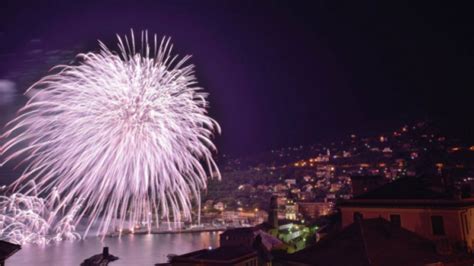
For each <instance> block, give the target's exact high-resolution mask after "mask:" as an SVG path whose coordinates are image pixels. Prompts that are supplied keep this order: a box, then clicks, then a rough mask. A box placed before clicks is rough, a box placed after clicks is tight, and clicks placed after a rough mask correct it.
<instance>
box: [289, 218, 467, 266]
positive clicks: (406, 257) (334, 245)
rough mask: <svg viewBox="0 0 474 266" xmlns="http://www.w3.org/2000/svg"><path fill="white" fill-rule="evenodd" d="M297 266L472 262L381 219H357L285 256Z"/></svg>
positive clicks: (388, 265) (462, 254)
mask: <svg viewBox="0 0 474 266" xmlns="http://www.w3.org/2000/svg"><path fill="white" fill-rule="evenodd" d="M284 260H286V261H287V262H294V263H299V264H301V265H316V266H318V265H324V266H336V265H354V266H366V265H367V266H369V265H387V266H391V265H393V266H395V265H407V266H409V265H425V264H429V263H435V262H448V261H469V262H471V261H474V257H472V255H469V254H467V253H455V254H452V255H448V256H443V255H439V254H437V253H436V250H435V246H434V244H433V243H432V242H431V241H429V240H427V239H424V238H422V237H420V236H418V235H417V234H415V233H412V232H410V231H408V230H406V229H403V228H400V227H396V226H393V225H392V224H390V222H388V221H386V220H384V219H382V218H376V219H365V220H359V221H357V222H355V223H353V224H352V225H350V226H347V227H346V228H344V229H343V230H342V231H340V232H338V233H335V234H333V235H330V236H328V237H326V238H324V239H323V240H321V241H320V242H318V243H317V244H315V245H314V246H311V247H309V248H306V249H304V250H301V251H299V252H296V253H294V254H291V255H289V256H287V257H286V258H285V259H284Z"/></svg>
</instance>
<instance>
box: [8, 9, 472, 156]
mask: <svg viewBox="0 0 474 266" xmlns="http://www.w3.org/2000/svg"><path fill="white" fill-rule="evenodd" d="M96 2H99V1H88V2H87V3H84V1H71V3H66V1H61V2H59V1H58V2H57V3H52V2H51V3H48V1H34V2H32V3H26V2H24V1H6V2H5V1H2V4H1V5H2V6H1V8H0V10H1V11H0V25H1V28H0V79H4V80H9V81H13V82H15V84H16V89H17V90H18V92H22V91H24V89H26V87H27V86H29V85H31V82H33V81H35V80H36V79H38V78H39V77H41V76H42V75H44V74H45V73H47V71H48V69H49V68H50V67H51V66H53V65H55V64H57V63H67V62H68V61H70V60H71V59H73V57H74V54H75V53H78V52H85V51H87V50H90V49H97V47H98V46H97V42H96V40H97V39H100V40H103V41H104V42H105V43H107V44H108V45H111V46H112V45H113V44H115V33H120V34H126V33H128V31H129V29H130V28H134V29H135V30H141V29H148V30H149V31H150V32H152V33H157V34H158V35H160V36H161V35H168V36H171V37H172V39H173V41H174V43H175V46H176V47H177V51H178V52H179V53H180V54H192V55H193V58H192V60H191V61H192V62H193V63H194V64H195V65H196V67H197V74H198V80H199V81H200V85H201V86H203V87H205V88H206V90H207V91H209V92H210V93H211V98H210V101H211V114H212V116H213V117H215V118H216V119H217V120H218V121H219V122H220V123H221V125H222V128H223V133H222V136H220V137H219V138H218V139H217V142H218V147H219V149H220V151H221V152H224V153H231V154H247V153H253V152H258V151H262V150H267V149H269V148H272V147H281V146H287V145H295V144H297V145H299V144H306V143H315V142H317V141H319V140H321V139H327V138H332V137H334V136H341V135H348V134H350V133H352V132H362V133H368V132H370V131H371V130H375V129H380V128H382V129H390V128H392V127H395V126H399V125H401V124H404V123H406V122H411V121H414V120H418V119H434V120H436V121H439V122H440V124H441V125H442V126H444V127H446V128H447V129H450V132H449V133H452V134H453V135H457V136H461V137H466V136H468V137H472V136H474V134H473V133H474V132H473V131H474V130H473V128H474V126H473V125H472V123H471V121H470V120H471V117H472V114H473V111H472V107H471V105H472V104H471V102H472V98H471V97H469V96H470V94H471V93H470V91H471V90H472V89H473V88H474V86H473V85H474V75H473V70H474V69H473V64H474V61H473V49H474V46H473V44H474V42H473V39H474V32H473V31H474V25H473V24H474V23H473V21H474V19H473V18H472V16H471V14H470V13H469V12H470V11H469V10H472V9H471V8H470V7H467V6H441V5H437V4H433V3H430V2H428V3H430V4H429V5H425V4H421V3H419V4H417V6H414V4H415V3H411V4H400V3H398V4H396V5H386V4H384V3H382V2H385V1H381V2H379V3H370V4H368V3H366V4H360V3H359V1H348V4H335V3H334V1H327V2H318V3H316V4H314V3H313V4H312V5H309V4H304V5H303V4H302V2H304V1H278V3H276V2H277V1H140V2H141V3H140V4H138V3H135V1H126V2H123V3H120V2H119V1H114V2H104V1H100V2H101V3H100V4H98V3H96ZM254 2H255V3H256V2H258V4H255V3H254ZM294 2H299V3H294ZM308 2H312V1H308ZM411 2H412V1H411ZM408 3H410V2H408ZM382 4H383V5H382ZM4 5H5V6H4ZM0 85H1V84H0ZM0 89H1V88H0ZM0 93H1V92H0ZM0 97H10V96H6V94H3V95H2V94H0ZM4 99H6V98H4ZM0 102H2V101H0ZM21 104H22V97H20V96H17V97H15V98H14V100H12V101H9V103H7V104H3V105H1V106H0V123H4V122H5V121H6V120H7V119H10V118H11V116H12V113H13V112H14V111H15V110H16V109H17V108H18V106H20V105H21Z"/></svg>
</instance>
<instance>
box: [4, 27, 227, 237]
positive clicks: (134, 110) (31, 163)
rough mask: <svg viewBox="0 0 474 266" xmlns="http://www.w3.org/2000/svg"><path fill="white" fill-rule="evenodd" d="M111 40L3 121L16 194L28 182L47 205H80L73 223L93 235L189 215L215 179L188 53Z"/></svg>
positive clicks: (210, 123) (208, 130) (213, 125)
mask: <svg viewBox="0 0 474 266" xmlns="http://www.w3.org/2000/svg"><path fill="white" fill-rule="evenodd" d="M130 37H131V38H129V37H128V36H124V38H122V37H120V36H119V35H117V38H118V48H119V49H118V51H117V52H114V51H113V50H111V49H109V48H108V47H107V46H106V45H104V44H103V43H102V42H100V41H99V45H100V51H99V52H97V53H94V52H89V53H86V54H79V55H78V59H79V62H78V63H77V64H74V65H68V66H57V67H55V68H54V69H56V71H57V72H56V73H55V74H51V75H48V76H46V77H44V78H42V79H41V80H39V81H38V82H37V83H35V84H34V85H33V86H32V87H31V88H30V89H29V90H28V92H27V93H31V92H34V93H31V94H33V96H32V98H31V99H30V100H29V102H28V103H27V104H26V105H25V106H24V107H23V108H22V109H21V110H20V111H19V114H18V116H17V118H15V119H14V120H13V121H12V122H10V123H9V124H8V125H7V130H6V133H5V134H4V135H3V138H4V139H7V140H8V141H6V142H5V144H4V145H3V146H2V147H1V151H0V152H1V153H2V154H3V155H4V158H5V159H4V161H3V162H4V163H5V162H8V161H11V160H13V159H15V158H19V157H21V158H22V161H23V162H25V163H26V166H27V167H26V170H25V171H24V173H23V175H22V176H21V177H20V178H19V179H18V180H17V181H16V182H15V183H14V187H15V189H16V190H17V191H18V190H19V191H21V192H23V193H25V194H27V195H28V194H29V193H30V192H31V189H27V188H25V187H24V186H23V184H25V183H26V182H29V181H34V182H35V183H36V187H35V189H36V190H37V191H38V193H39V194H40V195H51V193H53V188H54V191H56V192H55V193H58V194H59V195H60V196H61V201H60V203H59V204H58V205H57V207H56V209H55V211H54V212H55V213H56V214H58V215H59V212H60V210H61V209H62V208H69V206H74V202H75V201H77V200H78V199H81V200H83V208H82V210H81V211H80V212H78V213H77V214H76V217H75V218H74V220H75V222H76V223H77V222H79V221H80V220H81V219H87V221H88V225H89V226H88V227H87V229H86V230H85V235H87V232H88V231H89V229H90V226H91V225H92V224H93V223H96V222H98V224H99V226H98V229H97V233H98V234H102V235H103V234H106V233H107V232H110V231H111V230H112V229H118V228H124V227H127V226H130V227H131V226H134V225H137V224H143V223H145V224H147V225H148V226H150V225H152V224H154V223H156V225H158V221H159V220H163V219H164V220H167V221H170V220H171V221H183V220H189V219H191V214H192V208H193V207H194V206H195V205H197V209H198V210H199V209H200V206H199V205H200V190H202V189H204V188H205V187H206V181H207V179H208V178H209V177H217V178H220V174H219V171H218V168H217V165H216V163H215V161H214V160H213V152H214V151H215V149H216V148H215V146H214V144H213V142H212V138H213V136H214V134H215V133H216V132H219V131H220V128H219V125H218V124H217V122H216V121H215V120H213V119H212V118H210V117H209V116H208V114H207V108H208V102H207V100H206V98H207V93H205V92H203V90H202V88H200V87H198V86H197V81H196V78H195V76H194V70H193V69H194V66H193V65H191V64H187V60H188V59H189V58H190V56H185V57H183V58H182V59H178V56H173V55H172V54H171V52H172V47H173V46H172V44H170V39H169V38H163V39H162V40H161V42H159V41H158V40H157V36H156V35H154V37H153V40H150V41H149V40H148V34H147V32H146V31H145V32H142V33H141V36H140V41H138V42H136V41H135V37H134V35H133V31H132V32H131V36H130Z"/></svg>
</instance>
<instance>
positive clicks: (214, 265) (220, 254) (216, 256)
mask: <svg viewBox="0 0 474 266" xmlns="http://www.w3.org/2000/svg"><path fill="white" fill-rule="evenodd" d="M157 265H172V266H195V265H210V266H218V265H219V266H227V265H229V266H230V265H232V266H258V265H259V264H258V257H257V252H256V251H255V250H253V249H252V248H250V247H245V246H237V247H219V248H216V249H201V250H197V251H194V252H191V253H187V254H183V255H179V256H174V257H172V258H171V259H170V262H169V263H162V264H157Z"/></svg>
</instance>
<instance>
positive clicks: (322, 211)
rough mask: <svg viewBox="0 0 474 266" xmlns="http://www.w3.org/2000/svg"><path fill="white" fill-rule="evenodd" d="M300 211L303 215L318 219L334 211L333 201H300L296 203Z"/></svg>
mask: <svg viewBox="0 0 474 266" xmlns="http://www.w3.org/2000/svg"><path fill="white" fill-rule="evenodd" d="M296 204H297V205H298V211H299V213H300V214H301V215H303V217H305V218H309V219H316V218H318V217H319V216H324V215H329V214H330V213H331V211H332V207H333V203H331V202H307V201H300V202H297V203H296Z"/></svg>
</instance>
